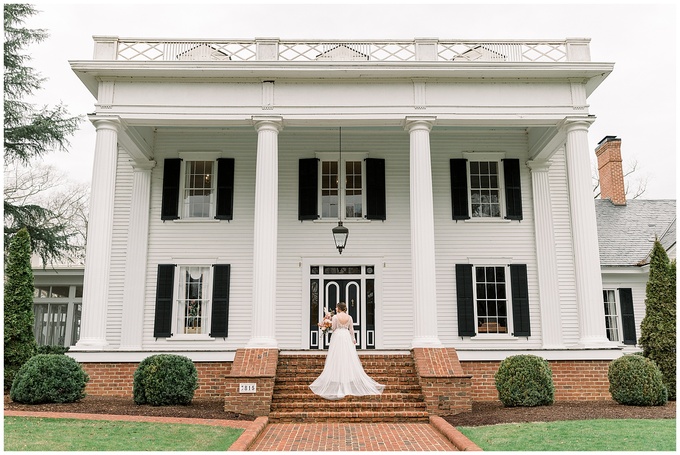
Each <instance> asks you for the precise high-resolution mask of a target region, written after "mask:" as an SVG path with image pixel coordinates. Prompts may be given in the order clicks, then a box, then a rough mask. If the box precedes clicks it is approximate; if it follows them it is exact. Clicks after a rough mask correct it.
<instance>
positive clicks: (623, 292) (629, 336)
mask: <svg viewBox="0 0 680 455" xmlns="http://www.w3.org/2000/svg"><path fill="white" fill-rule="evenodd" d="M619 299H621V326H622V328H623V344H632V345H635V344H636V343H637V335H635V312H634V311H633V290H632V289H631V288H621V289H619Z"/></svg>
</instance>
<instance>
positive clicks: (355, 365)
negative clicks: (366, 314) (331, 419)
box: [309, 302, 385, 400]
mask: <svg viewBox="0 0 680 455" xmlns="http://www.w3.org/2000/svg"><path fill="white" fill-rule="evenodd" d="M335 309H336V314H335V316H333V319H332V324H333V325H332V327H331V330H332V331H333V336H332V337H331V342H330V345H329V346H328V355H327V356H326V364H325V365H324V368H323V371H322V372H321V375H319V377H318V378H316V380H315V381H314V382H312V383H311V384H310V386H309V388H310V389H312V392H314V393H315V394H317V395H319V396H321V397H323V398H325V399H327V400H339V399H341V398H344V397H345V396H347V395H355V396H362V395H380V394H381V393H382V392H383V390H384V389H385V386H384V385H382V384H378V383H377V382H376V381H374V380H373V379H372V378H370V377H369V376H368V375H367V374H366V372H365V371H364V368H363V367H362V366H361V361H360V360H359V355H358V354H357V350H356V347H355V341H354V328H353V324H354V321H352V316H350V315H349V314H347V304H346V303H344V302H339V303H338V304H337V306H336V307H335Z"/></svg>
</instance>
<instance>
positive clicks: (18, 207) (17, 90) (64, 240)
mask: <svg viewBox="0 0 680 455" xmlns="http://www.w3.org/2000/svg"><path fill="white" fill-rule="evenodd" d="M4 13H5V16H4V17H5V41H4V63H5V72H4V76H5V78H4V127H5V129H4V152H5V165H7V164H9V163H21V164H24V165H29V164H30V162H31V160H33V159H36V158H40V157H42V156H43V155H44V154H45V153H47V152H49V151H51V150H55V149H56V150H64V151H65V150H66V147H67V146H68V141H67V137H68V136H70V135H72V134H73V133H74V132H75V131H76V130H77V128H78V124H79V123H80V118H79V117H71V116H69V115H68V112H67V111H66V108H65V107H64V106H63V105H61V104H59V105H58V106H56V107H51V108H50V107H47V106H45V107H42V108H37V107H36V106H34V105H33V104H31V103H29V102H27V101H26V98H27V97H29V96H31V95H32V94H33V93H34V92H35V91H36V90H39V89H40V88H41V84H42V82H43V81H44V79H42V78H41V77H40V75H39V74H38V73H37V72H36V71H35V69H34V68H31V67H29V66H27V63H28V62H29V61H30V59H31V57H30V56H29V55H27V54H26V53H24V49H25V48H26V47H27V46H28V45H30V44H32V43H38V42H41V41H43V40H44V39H46V38H47V36H48V35H47V33H46V32H45V31H44V30H42V29H29V28H26V27H24V21H25V18H27V17H29V16H32V15H34V14H36V13H37V11H36V10H35V8H34V7H33V6H31V5H28V4H5V5H4ZM3 205H4V211H5V225H4V227H5V229H4V240H5V247H7V245H9V240H10V239H11V238H12V236H14V235H16V233H17V232H19V231H20V230H21V229H24V228H25V229H27V230H28V232H29V234H30V237H31V246H32V250H33V252H35V253H38V254H39V255H40V256H41V258H42V259H43V263H47V262H50V261H52V260H54V259H57V258H59V257H60V256H62V255H63V254H64V253H68V252H70V251H71V250H73V249H74V247H72V246H71V245H70V244H69V240H70V234H69V231H68V229H67V227H68V225H67V224H66V223H65V222H63V221H58V220H55V217H54V216H53V214H52V213H51V212H50V211H49V210H48V209H46V208H44V207H42V206H40V205H37V204H12V203H9V202H7V201H4V204H3ZM5 252H6V251H5Z"/></svg>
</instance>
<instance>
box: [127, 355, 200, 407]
mask: <svg viewBox="0 0 680 455" xmlns="http://www.w3.org/2000/svg"><path fill="white" fill-rule="evenodd" d="M197 388H198V372H197V371H196V367H195V366H194V363H193V362H192V361H191V359H189V358H188V357H184V356H181V355H175V354H157V355H152V356H150V357H147V358H146V359H144V360H142V361H141V362H140V364H139V366H138V367H137V370H136V371H135V374H134V377H133V386H132V397H133V399H134V401H135V403H137V404H150V405H153V406H164V405H174V404H189V403H191V400H192V399H193V397H194V391H195V390H196V389H197Z"/></svg>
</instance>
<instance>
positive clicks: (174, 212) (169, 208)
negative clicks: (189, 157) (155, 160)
mask: <svg viewBox="0 0 680 455" xmlns="http://www.w3.org/2000/svg"><path fill="white" fill-rule="evenodd" d="M181 168H182V160H181V159H180V158H166V159H165V160H164V164H163V202H162V203H161V220H176V219H178V218H179V215H178V213H179V212H178V210H179V183H180V175H179V173H180V169H181Z"/></svg>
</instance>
